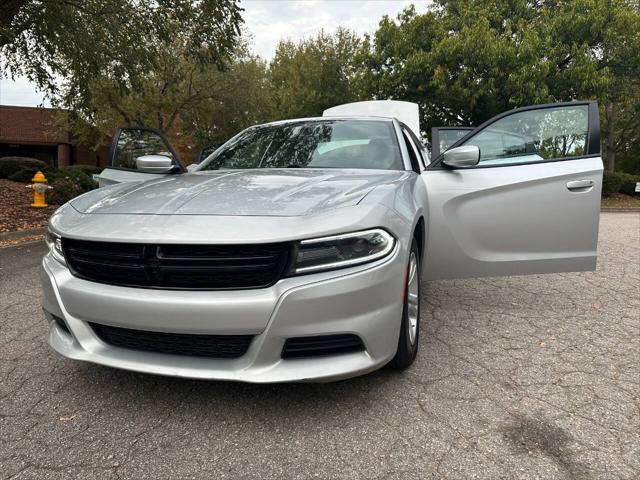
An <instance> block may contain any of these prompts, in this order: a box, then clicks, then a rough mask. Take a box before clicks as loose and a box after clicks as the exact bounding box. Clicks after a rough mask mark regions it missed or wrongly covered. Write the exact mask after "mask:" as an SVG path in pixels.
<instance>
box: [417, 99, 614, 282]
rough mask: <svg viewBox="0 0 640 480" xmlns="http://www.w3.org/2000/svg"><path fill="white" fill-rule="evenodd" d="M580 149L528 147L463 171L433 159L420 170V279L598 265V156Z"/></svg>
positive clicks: (586, 141)
mask: <svg viewBox="0 0 640 480" xmlns="http://www.w3.org/2000/svg"><path fill="white" fill-rule="evenodd" d="M596 108H597V107H596ZM591 128H593V129H598V132H596V131H595V130H594V131H590V132H589V138H590V139H593V138H594V137H596V136H597V137H598V138H599V125H597V124H596V122H593V124H592V125H591V126H590V127H589V129H590V130H591ZM482 129H483V126H481V127H478V129H476V131H475V132H476V133H478V132H481V131H482ZM472 136H473V134H469V135H468V137H472ZM469 142H470V143H465V142H464V141H462V142H458V144H456V145H454V147H455V146H458V145H460V144H473V142H472V141H470V140H469ZM583 142H584V143H585V144H588V145H589V148H595V147H592V145H591V143H590V142H588V140H583ZM598 149H599V147H598ZM584 153H585V155H583V156H579V157H570V158H562V159H558V160H557V161H556V160H551V161H550V160H548V159H542V158H541V157H536V156H535V155H533V156H532V155H531V152H529V151H526V152H523V154H522V156H521V157H520V158H516V157H508V158H505V159H503V161H504V162H506V163H504V164H496V163H495V160H490V161H487V163H486V164H485V165H482V164H479V166H478V167H475V168H467V169H447V168H443V167H442V166H441V165H442V164H441V162H438V161H437V160H436V161H435V162H434V164H435V168H431V169H427V170H425V172H423V174H422V178H423V180H424V182H425V184H426V189H427V193H428V200H429V201H428V204H429V207H428V208H429V220H428V226H427V249H426V262H425V269H424V275H425V278H426V279H430V280H434V279H452V278H465V277H482V276H500V275H524V274H537V273H552V272H568V271H585V270H593V269H595V266H596V249H597V233H598V223H599V215H600V192H601V188H602V171H603V166H602V160H601V158H600V156H599V154H597V153H590V152H589V151H585V152H584ZM510 161H513V163H508V162H510Z"/></svg>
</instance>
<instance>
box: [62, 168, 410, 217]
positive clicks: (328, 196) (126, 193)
mask: <svg viewBox="0 0 640 480" xmlns="http://www.w3.org/2000/svg"><path fill="white" fill-rule="evenodd" d="M404 174H406V172H399V171H385V170H343V169H340V170H328V169H315V170H314V169H300V170H294V169H260V170H236V171H215V172H196V173H190V174H183V175H176V176H167V177H162V178H159V179H155V180H151V181H146V182H131V183H123V184H118V185H114V186H110V187H103V188H100V189H97V190H94V191H92V192H89V193H87V194H85V195H82V196H81V197H78V198H76V199H74V200H72V201H71V205H72V206H73V207H74V208H75V209H76V210H78V211H79V212H81V213H89V214H123V213H124V214H140V215H145V214H146V215H180V214H181V215H234V216H238V215H239V216H243V215H251V216H299V215H310V214H314V213H319V212H323V211H326V210H331V209H335V208H339V207H345V206H352V205H356V204H357V203H358V202H360V201H361V200H362V199H363V198H364V197H365V196H366V195H367V193H369V192H370V191H371V190H373V189H374V188H375V187H376V186H378V185H381V184H387V183H390V182H394V181H396V180H398V179H399V178H401V177H402V176H403V175H404Z"/></svg>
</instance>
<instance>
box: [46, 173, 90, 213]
mask: <svg viewBox="0 0 640 480" xmlns="http://www.w3.org/2000/svg"><path fill="white" fill-rule="evenodd" d="M51 174H52V177H51V180H53V181H51V180H50V182H49V184H50V185H51V186H52V187H53V190H49V192H48V197H47V200H48V201H49V203H51V204H54V205H62V204H63V203H67V202H68V201H69V200H71V199H72V198H74V197H77V196H78V195H81V194H83V193H85V192H88V191H89V190H93V189H94V188H97V187H98V184H97V183H96V182H94V181H93V179H92V178H91V177H90V176H89V175H87V174H86V173H85V172H84V171H83V169H81V168H76V167H75V166H74V167H67V168H64V169H62V170H57V169H55V170H54V171H51ZM45 175H46V174H45ZM47 178H48V177H47Z"/></svg>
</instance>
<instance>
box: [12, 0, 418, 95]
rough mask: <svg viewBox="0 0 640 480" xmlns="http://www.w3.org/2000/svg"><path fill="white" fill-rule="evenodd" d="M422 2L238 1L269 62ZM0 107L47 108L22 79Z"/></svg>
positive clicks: (368, 28)
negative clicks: (287, 47)
mask: <svg viewBox="0 0 640 480" xmlns="http://www.w3.org/2000/svg"><path fill="white" fill-rule="evenodd" d="M427 3H428V2H427V1H426V0H241V6H242V8H244V10H245V11H244V12H243V18H244V21H245V24H244V30H245V32H246V33H249V35H250V38H251V45H252V49H253V51H254V53H256V54H258V55H260V56H261V57H263V58H265V59H268V60H270V59H271V58H273V55H274V53H275V50H276V45H277V44H278V41H279V40H280V39H283V38H284V39H290V40H294V41H295V40H301V39H303V38H309V37H312V36H313V35H315V34H316V33H317V32H318V31H319V30H321V29H324V31H325V32H329V33H332V32H334V31H335V30H336V28H337V27H339V26H342V27H346V28H349V29H351V30H353V31H355V32H357V33H359V34H363V33H366V32H374V31H375V30H376V27H377V26H378V22H379V21H380V19H381V18H382V16H383V15H389V16H390V17H393V18H395V16H396V15H397V14H398V13H399V12H400V11H401V10H402V9H403V8H405V7H407V6H409V5H411V4H414V5H415V6H416V9H417V11H418V12H420V13H422V12H424V11H426V8H427ZM0 105H24V106H39V105H44V106H47V105H48V103H47V102H46V101H44V99H43V95H42V93H40V92H38V91H37V90H36V88H35V86H34V85H33V84H32V83H31V82H29V80H27V79H26V78H16V79H15V80H10V79H3V80H0Z"/></svg>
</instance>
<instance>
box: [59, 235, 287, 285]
mask: <svg viewBox="0 0 640 480" xmlns="http://www.w3.org/2000/svg"><path fill="white" fill-rule="evenodd" d="M62 249H63V251H64V256H65V259H66V261H67V264H68V265H69V268H70V270H71V273H72V274H73V275H75V276H76V277H79V278H83V279H85V280H90V281H92V282H99V283H108V284H111V285H123V286H133V287H145V288H163V289H184V290H227V289H245V288H264V287H269V286H271V285H273V284H275V283H276V282H277V281H278V280H279V279H280V277H281V276H282V274H283V272H284V270H285V268H286V267H287V262H288V261H289V252H290V249H291V248H290V245H289V244H287V243H277V244H276V243H272V244H264V245H159V244H140V243H110V242H92V241H84V240H71V239H68V238H64V239H63V240H62Z"/></svg>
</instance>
